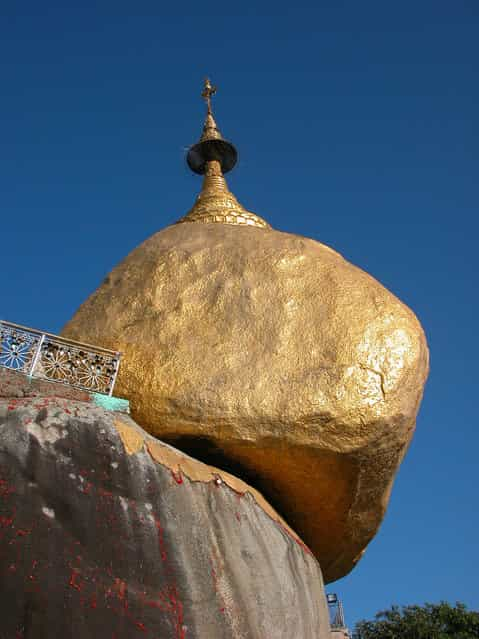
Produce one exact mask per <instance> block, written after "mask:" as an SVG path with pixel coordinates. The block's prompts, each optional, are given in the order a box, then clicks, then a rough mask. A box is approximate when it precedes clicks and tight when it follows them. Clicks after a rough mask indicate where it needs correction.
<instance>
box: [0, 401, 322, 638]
mask: <svg viewBox="0 0 479 639" xmlns="http://www.w3.org/2000/svg"><path fill="white" fill-rule="evenodd" d="M0 394H1V393H0ZM0 619H1V632H0V636H1V637H2V639H3V638H5V639H56V638H60V637H61V638H62V639H92V638H96V637H98V638H100V637H101V638H105V639H127V638H128V639H133V638H135V637H138V638H142V637H144V638H145V639H147V638H151V639H153V638H155V639H227V638H228V639H230V638H234V639H326V638H327V637H329V636H330V635H329V623H328V613H327V606H326V603H325V598H324V591H323V582H322V576H321V571H320V567H319V565H318V563H317V561H316V560H315V559H314V557H313V556H312V555H311V554H310V553H309V552H308V549H307V548H306V547H305V546H303V545H302V544H301V542H299V540H298V539H296V538H295V537H294V534H292V532H291V531H289V530H288V528H287V526H285V525H284V524H282V523H281V521H280V519H279V517H277V516H275V513H274V511H272V510H271V509H269V508H268V505H267V504H266V502H264V501H263V502H262V501H261V496H260V495H258V494H257V493H255V491H252V490H251V491H250V490H249V489H248V487H247V486H246V485H245V484H243V483H242V482H241V481H239V480H235V478H233V477H231V476H228V475H227V474H226V473H222V472H221V471H218V470H217V469H214V468H212V467H208V466H206V465H204V464H201V463H200V462H197V461H195V460H193V459H191V458H188V457H186V456H185V455H183V454H182V453H180V452H178V451H176V450H175V449H173V448H171V447H169V446H166V445H165V444H162V443H161V442H159V441H158V440H156V439H154V438H153V437H150V436H149V435H147V434H146V433H145V432H144V431H143V430H142V429H141V428H140V427H139V426H137V425H136V424H135V423H134V422H133V421H132V420H131V419H130V418H129V417H127V416H126V415H118V414H115V413H112V412H108V411H105V410H103V409H101V408H98V407H95V406H94V405H92V404H88V403H86V402H82V401H74V400H72V399H60V398H54V397H44V398H39V397H35V398H28V397H26V398H22V399H18V398H17V399H7V398H4V399H2V398H0Z"/></svg>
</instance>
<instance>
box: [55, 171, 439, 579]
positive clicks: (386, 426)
mask: <svg viewBox="0 0 479 639" xmlns="http://www.w3.org/2000/svg"><path fill="white" fill-rule="evenodd" d="M218 167H219V164H218V163H216V164H215V161H213V160H210V161H209V162H208V163H206V166H205V168H204V171H203V172H204V173H205V174H206V175H205V187H204V191H203V192H202V194H201V195H200V198H199V199H198V202H200V204H201V199H202V198H203V204H202V206H203V205H204V202H205V201H207V200H208V198H209V202H210V207H211V208H210V209H209V210H210V212H211V211H213V210H214V216H213V217H209V218H208V207H206V208H205V207H204V206H203V209H202V214H203V215H200V216H199V217H198V216H196V217H195V216H194V215H190V216H189V217H186V218H183V220H182V222H183V223H181V224H176V225H173V226H170V227H168V228H166V229H164V230H162V231H160V232H159V233H156V234H155V235H154V236H153V237H151V238H149V239H148V240H146V241H145V242H144V243H143V244H141V245H140V246H139V247H138V248H136V249H135V250H134V251H133V252H132V253H131V254H130V255H129V256H128V257H127V258H126V259H125V260H124V261H123V262H121V263H120V264H119V265H118V266H117V267H116V268H114V269H113V271H112V272H111V273H110V275H108V277H107V278H106V279H105V281H104V282H103V283H102V284H101V286H100V287H99V288H98V290H97V291H96V292H95V293H93V294H92V295H91V297H90V298H89V299H88V300H87V301H86V302H85V303H84V304H83V305H82V306H81V307H80V309H79V310H78V311H77V313H76V314H75V316H74V317H73V319H72V320H71V321H70V322H69V323H68V324H67V326H66V327H65V329H64V335H66V336H68V337H70V338H72V339H76V340H80V341H86V342H90V343H94V344H98V345H102V346H104V347H106V348H114V349H117V350H120V351H122V352H123V360H122V364H121V367H120V373H119V377H118V380H117V386H116V394H118V395H122V396H125V397H128V398H129V399H130V402H131V406H132V413H133V417H134V419H135V420H136V421H138V422H139V423H140V424H141V425H142V426H143V427H144V428H145V429H146V430H148V431H149V432H150V433H152V434H154V435H156V436H157V437H159V438H160V439H162V440H164V441H167V442H169V443H172V444H173V445H174V446H176V447H177V448H179V449H182V450H184V451H185V452H187V453H189V454H191V455H192V456H194V457H198V458H199V459H201V460H202V461H204V462H206V463H210V464H213V465H215V466H218V467H220V468H223V469H224V470H226V471H229V472H232V473H233V474H235V475H239V476H240V477H241V478H242V479H244V480H245V481H247V482H248V483H250V484H252V485H254V486H255V488H257V489H258V490H260V491H261V492H262V493H263V495H264V496H265V497H266V499H267V500H269V501H270V502H271V504H272V505H273V506H274V508H275V509H276V510H277V511H278V512H279V513H280V514H281V515H282V516H283V517H284V519H285V520H286V521H287V522H288V524H289V525H290V526H291V527H292V528H293V529H294V530H295V531H296V532H297V533H298V534H299V535H300V536H301V537H302V539H303V540H304V541H305V542H306V544H308V545H309V547H310V548H311V549H312V551H313V552H314V553H315V555H316V557H317V558H318V560H319V562H320V564H321V568H322V570H323V574H324V576H325V580H326V581H327V582H329V581H333V580H335V579H338V578H339V577H342V576H343V575H345V574H347V573H348V572H349V571H350V570H351V569H352V568H353V566H354V565H355V563H356V562H357V561H358V559H359V558H360V556H361V554H362V552H363V550H364V548H365V547H366V545H367V544H368V542H369V541H370V540H371V538H372V537H373V536H374V534H375V533H376V531H377V529H378V527H379V525H380V523H381V520H382V518H383V515H384V513H385V509H386V506H387V503H388V499H389V494H390V491H391V487H392V482H393V479H394V475H395V473H396V470H397V468H398V466H399V463H400V461H401V459H402V457H403V455H404V453H405V451H406V449H407V446H408V444H409V442H410V439H411V437H412V434H413V431H414V426H415V419H416V414H417V411H418V408H419V404H420V401H421V397H422V392H423V387H424V383H425V380H426V377H427V372H428V350H427V345H426V340H425V337H424V334H423V331H422V329H421V326H420V324H419V322H418V320H417V319H416V317H415V315H414V314H413V313H412V311H410V310H409V309H408V308H407V307H406V306H405V305H404V304H402V303H401V302H400V301H399V300H398V299H397V298H396V297H395V296H394V295H392V294H391V293H390V292H388V291H387V290H386V289H385V288H384V287H383V286H382V285H381V284H379V283H378V282H377V281H376V280H375V279H374V278H372V277H371V276H370V275H368V274H367V273H365V272H364V271H362V270H360V269H359V268H357V267H355V266H353V265H352V264H350V263H348V262H347V261H345V260H344V259H343V258H342V257H341V256H340V255H339V254H338V253H337V252H335V251H333V250H332V249H330V248H328V247H327V246H325V245H323V244H321V243H319V242H316V241H314V240H311V239H306V238H304V237H299V236H296V235H291V234H288V233H282V232H279V231H274V230H272V229H270V228H269V227H268V226H267V225H266V223H265V222H264V220H262V219H261V218H258V217H257V216H255V215H254V214H250V215H252V216H253V217H252V218H249V219H250V220H252V222H247V221H246V222H245V221H244V220H245V219H248V218H245V217H244V216H242V214H241V210H243V211H244V209H242V207H241V205H239V203H237V200H236V199H234V201H235V202H236V204H237V205H238V207H239V208H238V207H236V205H235V206H230V205H229V204H225V205H224V206H223V205H222V204H221V202H222V201H223V202H228V201H231V200H229V195H231V194H229V195H228V193H229V191H228V190H227V187H226V183H225V182H224V178H223V176H222V175H221V172H219V170H218ZM211 177H214V180H213V182H212V181H211V179H210V178H211ZM215 184H216V187H215V186H214V185H215ZM205 190H206V191H208V190H209V195H207V196H205ZM215 190H216V192H215ZM231 197H234V196H231ZM197 204H198V203H197ZM194 211H195V207H194V208H193V212H194ZM235 211H236V213H235ZM196 212H198V210H197V209H196ZM232 212H233V215H232V216H231V213H232ZM205 215H206V218H207V219H206V221H205ZM228 215H229V216H230V217H228ZM235 215H236V217H235ZM238 216H239V217H240V218H242V220H241V221H239V222H238V221H235V220H237V219H238ZM257 220H259V222H257ZM215 222H223V223H215Z"/></svg>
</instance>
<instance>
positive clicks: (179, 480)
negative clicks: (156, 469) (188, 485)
mask: <svg viewBox="0 0 479 639" xmlns="http://www.w3.org/2000/svg"><path fill="white" fill-rule="evenodd" d="M171 474H172V475H173V479H174V480H175V481H176V483H177V484H182V483H183V477H182V476H181V470H178V473H175V471H174V470H172V471H171Z"/></svg>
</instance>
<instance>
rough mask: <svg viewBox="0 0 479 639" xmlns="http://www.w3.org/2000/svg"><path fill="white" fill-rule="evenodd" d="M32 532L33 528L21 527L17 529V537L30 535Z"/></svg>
mask: <svg viewBox="0 0 479 639" xmlns="http://www.w3.org/2000/svg"><path fill="white" fill-rule="evenodd" d="M31 532H32V531H31V530H23V529H22V528H19V529H18V530H17V537H25V535H29V534H30V533H31Z"/></svg>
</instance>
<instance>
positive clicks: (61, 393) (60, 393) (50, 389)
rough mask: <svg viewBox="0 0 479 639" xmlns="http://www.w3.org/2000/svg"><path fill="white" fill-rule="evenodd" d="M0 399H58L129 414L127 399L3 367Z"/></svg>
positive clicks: (0, 377) (0, 370)
mask: <svg viewBox="0 0 479 639" xmlns="http://www.w3.org/2000/svg"><path fill="white" fill-rule="evenodd" d="M0 397H4V398H6V399H7V398H8V399H9V398H15V399H21V398H23V397H59V398H62V399H72V400H76V401H79V402H90V403H92V404H95V405H96V406H100V407H101V408H103V409H105V410H108V411H112V412H116V413H126V414H128V415H129V414H130V403H129V401H128V400H127V399H122V398H120V397H113V396H109V395H103V394H101V393H94V392H89V391H86V390H83V389H81V388H74V387H73V386H68V385H67V384H63V383H61V382H53V381H50V380H46V379H39V378H37V377H29V376H28V375H25V374H24V373H20V372H18V371H15V370H11V369H9V368H4V367H0Z"/></svg>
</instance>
